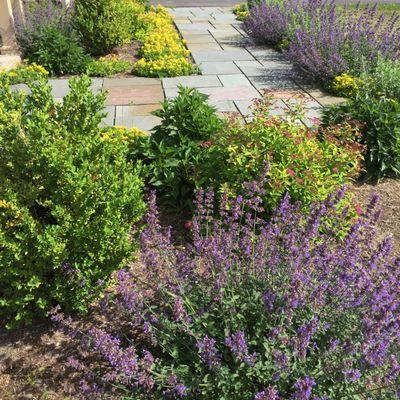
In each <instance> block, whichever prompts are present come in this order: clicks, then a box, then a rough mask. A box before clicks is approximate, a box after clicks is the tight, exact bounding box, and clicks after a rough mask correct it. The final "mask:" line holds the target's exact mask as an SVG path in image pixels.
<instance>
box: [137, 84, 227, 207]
mask: <svg viewBox="0 0 400 400" xmlns="http://www.w3.org/2000/svg"><path fill="white" fill-rule="evenodd" d="M154 115H156V116H158V117H160V118H162V122H161V123H160V125H158V126H156V127H155V128H154V131H153V134H152V135H151V136H150V137H149V140H148V142H147V143H146V144H145V149H144V154H143V156H144V158H145V160H146V162H147V163H148V175H149V180H150V184H151V185H152V186H154V187H156V188H157V189H158V190H159V191H160V193H161V194H162V195H163V196H164V198H167V199H169V200H172V201H173V202H174V203H176V204H179V205H183V204H185V205H186V204H187V203H190V202H191V197H192V196H191V195H192V193H193V189H194V188H195V187H197V186H198V185H201V184H202V179H201V169H202V165H203V163H204V157H205V156H206V154H207V151H206V150H207V146H208V145H209V142H208V141H209V140H210V139H211V138H212V136H213V135H214V134H216V133H217V132H219V131H221V130H222V128H223V127H224V122H223V120H222V119H221V118H219V117H218V116H217V115H216V110H215V108H214V107H211V106H210V105H208V104H207V96H205V95H203V94H201V93H199V92H198V91H196V90H194V89H189V88H183V87H180V88H179V95H178V96H177V97H176V98H174V99H168V100H166V101H165V102H164V103H163V107H162V109H161V110H158V111H156V112H155V113H154Z"/></svg>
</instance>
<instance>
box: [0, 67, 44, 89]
mask: <svg viewBox="0 0 400 400" xmlns="http://www.w3.org/2000/svg"><path fill="white" fill-rule="evenodd" d="M48 75H49V72H48V71H47V70H46V69H45V68H43V67H42V66H41V65H38V64H35V63H32V64H21V65H19V66H18V67H16V68H14V69H11V70H9V71H4V72H1V71H0V82H7V83H9V84H10V85H15V84H17V83H26V82H31V81H34V80H36V79H39V78H46V77H48Z"/></svg>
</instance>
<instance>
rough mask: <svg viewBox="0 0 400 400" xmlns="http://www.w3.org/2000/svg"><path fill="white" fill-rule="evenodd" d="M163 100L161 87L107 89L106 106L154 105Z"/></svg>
mask: <svg viewBox="0 0 400 400" xmlns="http://www.w3.org/2000/svg"><path fill="white" fill-rule="evenodd" d="M163 99H164V92H163V90H162V87H161V85H148V86H145V85H143V86H137V87H112V88H109V89H108V93H107V101H106V104H107V105H130V104H132V105H138V104H142V105H144V104H155V103H157V102H161V101H163Z"/></svg>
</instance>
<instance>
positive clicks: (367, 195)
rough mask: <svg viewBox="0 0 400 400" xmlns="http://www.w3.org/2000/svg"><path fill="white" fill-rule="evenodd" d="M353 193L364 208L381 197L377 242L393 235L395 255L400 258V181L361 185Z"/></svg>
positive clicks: (356, 186)
mask: <svg viewBox="0 0 400 400" xmlns="http://www.w3.org/2000/svg"><path fill="white" fill-rule="evenodd" d="M352 191H353V192H354V194H355V201H358V202H359V204H360V205H361V206H362V208H365V206H366V205H368V203H369V201H370V199H371V197H372V196H373V195H374V194H377V195H378V196H379V202H378V208H379V209H380V210H381V211H382V214H381V217H380V219H379V221H378V225H377V238H376V239H377V241H378V242H379V241H381V240H382V239H384V238H385V237H386V236H388V235H393V245H394V253H395V254H396V255H397V256H400V224H399V222H398V221H399V220H400V180H395V179H385V180H384V181H382V182H379V183H376V184H366V183H360V184H356V185H354V187H353V188H352Z"/></svg>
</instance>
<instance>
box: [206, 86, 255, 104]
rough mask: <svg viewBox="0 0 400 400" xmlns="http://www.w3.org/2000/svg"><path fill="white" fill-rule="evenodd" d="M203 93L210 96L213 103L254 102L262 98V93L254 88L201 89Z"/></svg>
mask: <svg viewBox="0 0 400 400" xmlns="http://www.w3.org/2000/svg"><path fill="white" fill-rule="evenodd" d="M199 90H200V91H201V92H202V93H204V94H206V95H208V96H210V99H211V100H212V101H223V100H228V101H229V100H253V99H256V98H260V97H261V95H260V93H259V92H258V91H257V90H256V89H255V88H254V87H252V86H234V87H220V88H219V87H215V88H201V89H199Z"/></svg>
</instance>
